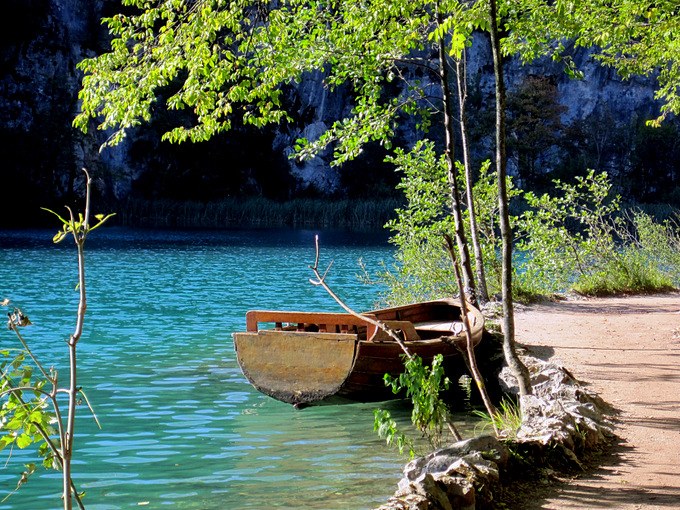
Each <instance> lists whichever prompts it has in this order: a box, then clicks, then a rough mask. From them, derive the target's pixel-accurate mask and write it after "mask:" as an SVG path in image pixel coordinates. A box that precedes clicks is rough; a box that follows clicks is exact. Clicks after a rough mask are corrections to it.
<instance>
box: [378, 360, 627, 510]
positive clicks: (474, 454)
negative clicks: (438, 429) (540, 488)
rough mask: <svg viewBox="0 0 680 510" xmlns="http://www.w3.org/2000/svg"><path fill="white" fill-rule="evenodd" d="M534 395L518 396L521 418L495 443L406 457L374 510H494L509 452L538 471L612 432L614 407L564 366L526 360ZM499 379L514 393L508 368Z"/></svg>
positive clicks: (576, 462) (575, 464)
mask: <svg viewBox="0 0 680 510" xmlns="http://www.w3.org/2000/svg"><path fill="white" fill-rule="evenodd" d="M525 362H526V363H527V364H528V365H529V368H530V370H531V372H532V374H533V375H532V383H533V391H534V393H533V395H528V396H525V397H522V399H521V405H522V409H523V413H524V418H523V421H522V424H521V426H520V427H519V429H517V430H515V431H505V432H506V434H507V439H506V441H504V442H500V441H498V440H497V439H495V438H494V437H491V436H479V437H475V438H472V439H468V440H467V441H462V442H458V443H455V444H453V445H451V446H449V447H447V448H443V449H440V450H436V451H434V452H432V453H430V454H428V455H426V456H424V457H420V458H418V459H415V460H413V461H411V462H410V463H409V464H407V465H406V467H405V468H404V470H403V474H404V476H403V478H402V479H401V480H400V481H399V484H398V489H397V491H396V492H395V494H394V496H393V497H392V498H390V499H389V501H388V502H387V503H386V504H385V505H382V506H381V507H379V509H378V510H407V509H408V510H416V509H417V510H463V509H464V510H472V509H476V510H481V509H486V508H489V509H490V508H495V502H496V501H497V500H498V498H499V496H500V495H501V493H502V491H503V490H504V487H503V481H504V476H507V474H508V470H509V469H511V468H510V467H509V466H510V465H511V458H512V455H513V454H512V453H511V451H513V452H515V453H517V452H522V455H523V456H530V457H531V459H532V460H533V461H534V462H536V469H537V470H538V469H541V468H543V467H554V468H556V469H559V470H569V469H579V468H581V467H582V466H581V461H582V459H583V458H584V456H585V455H586V454H587V452H591V451H593V450H595V449H597V448H599V447H602V446H604V445H606V444H607V442H608V441H609V440H610V439H611V438H612V437H613V435H614V427H613V415H614V411H613V409H612V408H611V407H610V406H609V405H608V404H607V403H606V402H604V401H603V400H602V399H601V398H600V397H599V396H597V395H596V394H595V393H593V392H591V391H589V390H587V389H585V388H584V387H583V386H582V385H581V384H579V383H578V381H576V380H575V379H574V378H573V377H572V376H571V375H570V374H569V373H568V372H567V371H566V370H565V369H564V368H562V367H560V366H557V365H554V364H551V363H546V362H543V361H541V360H538V359H535V358H526V359H525ZM500 378H501V381H502V383H504V384H505V387H506V390H507V391H508V392H509V393H515V394H516V393H517V385H516V380H515V379H514V377H513V376H512V375H510V372H509V370H508V369H507V368H506V369H504V371H503V372H502V373H501V376H500Z"/></svg>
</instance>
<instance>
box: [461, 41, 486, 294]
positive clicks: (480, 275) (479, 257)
mask: <svg viewBox="0 0 680 510" xmlns="http://www.w3.org/2000/svg"><path fill="white" fill-rule="evenodd" d="M463 58H465V53H463ZM456 70H457V73H456V77H457V83H458V109H459V111H460V138H461V142H462V145H463V166H464V168H465V187H466V188H467V190H466V191H467V206H468V214H469V215H470V237H471V238H472V252H473V254H474V257H475V269H476V271H475V272H476V273H477V293H478V297H479V301H480V302H482V303H486V302H487V301H489V291H488V290H487V287H486V273H485V271H484V256H483V254H482V247H481V245H480V242H479V227H478V226H477V212H476V211H475V200H474V194H473V192H472V187H473V183H472V168H471V167H470V142H469V140H468V133H467V116H466V113H465V101H466V100H467V71H466V67H465V62H463V63H462V66H461V61H460V59H459V60H457V61H456Z"/></svg>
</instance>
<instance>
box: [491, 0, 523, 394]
mask: <svg viewBox="0 0 680 510" xmlns="http://www.w3.org/2000/svg"><path fill="white" fill-rule="evenodd" d="M496 15H497V10H496V0H490V2H489V35H490V38H491V50H492V54H493V68H494V76H495V78H496V171H497V173H498V208H499V211H500V228H501V237H502V240H503V254H502V258H503V277H502V280H503V282H502V288H503V290H502V295H503V338H504V341H503V352H504V353H505V361H506V362H507V364H508V366H509V367H510V370H512V373H513V374H514V376H515V377H516V378H517V382H518V384H519V392H520V396H523V395H529V394H531V378H530V376H529V371H528V370H527V367H526V366H525V365H524V363H522V361H521V360H520V359H519V356H518V355H517V350H516V348H515V315H514V308H513V297H512V228H511V226H510V213H509V211H508V190H507V183H506V154H505V84H504V82H503V57H502V56H501V45H500V39H499V36H498V22H497V18H496Z"/></svg>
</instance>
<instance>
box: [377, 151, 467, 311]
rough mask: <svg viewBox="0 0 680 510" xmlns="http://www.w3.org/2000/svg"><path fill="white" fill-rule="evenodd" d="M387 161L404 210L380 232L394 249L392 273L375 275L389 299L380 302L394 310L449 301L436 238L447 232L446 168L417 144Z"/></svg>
mask: <svg viewBox="0 0 680 510" xmlns="http://www.w3.org/2000/svg"><path fill="white" fill-rule="evenodd" d="M395 154H396V155H395V156H394V157H392V158H390V160H391V161H392V162H393V163H394V164H395V165H396V166H397V169H398V171H401V172H403V176H402V180H401V183H400V184H399V185H398V186H397V188H398V189H401V190H403V192H404V195H405V198H406V206H405V207H403V208H399V209H397V210H396V213H397V218H396V219H394V220H392V221H390V222H388V223H387V225H386V227H387V228H389V229H391V230H392V232H393V235H392V237H391V238H390V242H391V243H392V244H394V245H396V246H397V247H398V250H397V252H396V254H395V259H396V263H395V266H394V268H393V269H390V268H387V267H384V268H383V269H384V270H383V271H381V272H380V273H379V274H378V279H379V281H380V282H381V283H383V284H385V285H387V287H388V289H389V291H388V292H389V293H388V294H387V295H383V296H382V299H383V300H384V301H385V302H387V303H390V304H393V305H399V304H406V303H412V302H415V301H423V300H428V299H435V298H439V297H444V296H451V295H454V294H456V293H457V292H458V289H457V286H456V283H455V275H454V273H453V269H452V268H451V264H450V261H449V260H448V256H447V253H446V251H445V250H444V249H443V245H442V235H443V234H444V233H448V232H451V231H452V230H453V220H452V217H451V201H450V195H449V184H448V179H447V170H446V164H445V162H444V160H443V158H441V157H439V158H438V157H437V156H436V155H435V152H434V144H433V143H432V142H419V143H417V144H416V146H415V147H414V148H413V150H412V151H411V152H409V153H406V152H404V151H402V150H401V149H397V150H396V151H395Z"/></svg>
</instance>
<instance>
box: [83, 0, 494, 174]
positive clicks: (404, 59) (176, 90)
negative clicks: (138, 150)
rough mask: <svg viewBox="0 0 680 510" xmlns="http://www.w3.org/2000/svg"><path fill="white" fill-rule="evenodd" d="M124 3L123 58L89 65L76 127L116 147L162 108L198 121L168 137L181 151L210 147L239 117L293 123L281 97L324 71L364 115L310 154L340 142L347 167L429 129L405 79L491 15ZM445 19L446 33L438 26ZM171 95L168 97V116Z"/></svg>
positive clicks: (247, 1)
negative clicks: (409, 121)
mask: <svg viewBox="0 0 680 510" xmlns="http://www.w3.org/2000/svg"><path fill="white" fill-rule="evenodd" d="M123 3H124V5H125V6H127V8H128V9H127V12H126V13H122V14H118V15H116V16H113V17H112V18H108V19H105V23H106V24H107V25H108V27H109V30H110V32H111V34H112V35H113V36H114V39H113V41H112V44H111V49H112V51H111V52H110V53H106V54H104V55H101V56H98V57H96V58H92V59H87V60H84V61H83V62H82V63H81V64H80V68H81V69H82V70H83V71H84V72H85V77H84V79H83V88H82V90H81V92H80V98H81V100H82V113H81V114H80V115H79V116H78V117H77V118H76V119H75V121H74V124H75V125H76V126H77V127H79V128H80V129H82V130H87V128H88V125H89V123H90V119H99V125H98V127H99V129H103V130H110V131H111V133H112V134H111V136H110V137H109V139H108V140H107V142H106V144H105V145H115V144H116V143H119V142H120V141H121V140H122V139H123V138H124V136H125V133H126V131H127V130H128V129H129V128H131V127H134V126H136V125H138V124H139V123H141V122H142V121H148V120H149V119H150V118H151V115H152V113H153V110H154V109H155V108H157V107H163V108H170V109H190V110H192V111H193V113H194V114H195V116H194V121H193V122H192V123H190V124H185V125H178V126H175V127H173V128H172V129H171V130H169V131H168V132H167V133H165V135H164V138H165V139H167V140H170V141H172V142H181V141H184V140H187V139H190V140H192V141H200V140H206V139H208V138H210V137H211V136H212V135H214V134H215V133H218V132H221V131H225V130H228V129H230V127H231V124H232V121H233V119H234V118H235V116H236V115H238V116H241V117H242V118H243V122H245V123H246V124H252V125H255V126H263V125H265V124H268V123H279V122H283V121H287V120H288V121H290V120H292V119H291V118H290V116H289V114H288V112H286V111H285V109H284V106H283V101H282V90H283V89H282V87H283V86H284V85H286V84H289V83H291V82H295V81H298V80H300V78H301V76H302V74H303V73H305V72H308V71H315V70H320V71H322V72H323V73H324V79H325V83H326V84H327V86H329V87H336V86H338V85H340V84H349V85H350V86H351V87H352V90H353V93H354V96H355V98H356V99H355V107H354V110H353V112H352V115H351V116H350V117H348V118H346V119H339V120H338V122H337V123H336V124H335V125H333V126H332V127H331V128H330V129H329V131H328V132H327V133H326V134H325V135H324V136H323V137H322V138H321V139H320V140H318V141H316V142H315V143H313V144H303V145H301V146H300V147H299V149H300V151H301V152H302V154H303V155H310V154H312V153H313V152H314V151H316V150H318V149H319V148H322V147H325V146H326V145H327V144H329V143H331V142H336V141H339V144H338V148H337V155H338V160H339V161H344V160H346V159H351V158H352V157H353V156H355V155H356V154H357V153H358V152H359V151H360V147H361V145H363V144H364V143H365V142H368V141H379V142H381V143H385V144H389V140H390V139H391V137H392V136H393V135H394V130H395V128H396V119H397V115H398V114H399V113H400V112H406V113H411V114H416V113H418V114H421V124H420V125H421V127H423V128H427V127H428V125H429V121H428V115H427V112H428V107H429V106H430V103H429V101H431V99H432V98H430V97H428V96H427V94H426V92H425V91H424V87H423V86H422V84H421V83H420V82H417V81H414V80H413V76H410V77H407V76H406V75H405V74H404V72H403V70H404V68H405V67H407V66H411V67H420V68H423V69H425V70H426V74H427V73H429V72H436V69H435V68H434V67H433V66H434V64H433V63H432V61H431V59H429V58H428V57H429V53H428V51H427V49H428V48H430V47H431V44H433V43H437V42H438V41H439V40H440V37H442V36H443V35H444V34H448V35H449V37H448V38H447V41H450V44H449V48H448V50H449V51H450V52H451V53H454V54H459V53H460V52H461V51H462V50H463V48H464V46H465V44H466V42H467V41H468V39H469V37H468V36H469V33H470V32H471V31H472V30H473V29H474V28H478V27H480V26H483V25H484V24H485V23H486V21H485V19H486V18H485V17H484V15H482V14H480V13H479V12H478V11H474V10H471V9H468V8H467V7H466V8H465V9H464V8H463V6H462V5H461V4H459V3H458V2H457V1H452V0H441V1H439V2H432V1H425V0H416V1H406V0H396V1H391V2H382V1H375V2H373V1H368V2H367V1H362V0H342V1H340V0H319V1H316V2H308V1H301V0H290V1H288V2H285V3H283V2H282V3H271V2H262V1H254V0H164V1H160V2H157V1H151V0H123ZM471 5H476V4H471ZM435 9H437V10H438V12H440V13H442V20H443V22H442V23H441V24H438V23H436V22H435V21H434V20H435V17H434V16H433V12H434V11H435ZM432 41H433V42H432ZM435 77H436V75H434V76H432V77H431V79H433V78H435ZM395 78H403V79H404V80H407V82H408V83H407V84H406V86H405V87H403V88H402V91H403V92H402V93H401V94H400V95H399V96H398V97H392V98H386V95H385V94H384V93H383V92H384V89H385V87H386V86H387V84H388V83H389V82H390V81H392V80H394V79H395ZM168 91H169V92H168ZM161 93H162V95H163V96H166V95H167V96H168V97H167V99H166V100H165V104H161V103H159V97H160V96H161ZM168 94H169V95H168Z"/></svg>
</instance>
